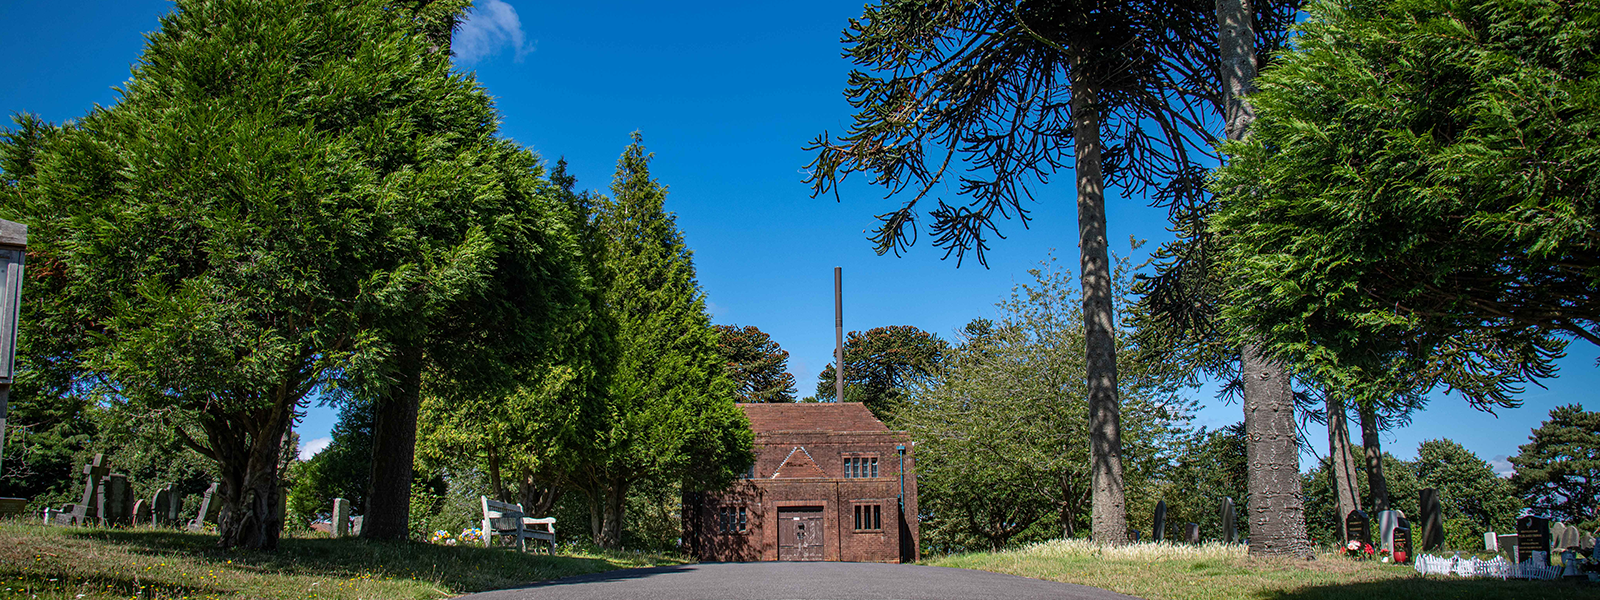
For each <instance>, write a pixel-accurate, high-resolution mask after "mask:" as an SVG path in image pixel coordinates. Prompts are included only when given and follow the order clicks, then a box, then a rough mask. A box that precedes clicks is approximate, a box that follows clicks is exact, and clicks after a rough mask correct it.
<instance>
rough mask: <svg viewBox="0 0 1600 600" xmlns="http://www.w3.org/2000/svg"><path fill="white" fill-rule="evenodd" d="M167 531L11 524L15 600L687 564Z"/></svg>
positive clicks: (308, 587)
mask: <svg viewBox="0 0 1600 600" xmlns="http://www.w3.org/2000/svg"><path fill="white" fill-rule="evenodd" d="M216 541H217V537H216V536H215V535H209V534H198V533H184V532H177V531H171V530H160V529H121V530H108V529H93V528H65V527H44V526H40V525H31V524H19V523H15V522H11V523H0V599H3V598H30V599H31V598H43V599H57V598H60V599H78V598H140V599H143V598H151V599H155V598H161V599H168V598H226V599H233V598H333V599H341V598H348V599H352V600H353V599H357V598H360V599H366V600H380V599H408V600H409V599H416V600H423V599H432V598H443V597H449V596H455V595H459V594H464V593H469V592H478V591H485V590H492V589H502V588H507V587H515V586H519V585H524V584H527V583H531V582H535V581H543V580H547V579H555V578H558V577H566V576H568V575H579V574H583V573H595V572H600V571H609V570H612V569H618V568H626V567H646V566H655V565H662V564H682V563H683V562H685V561H684V560H682V559H680V558H675V557H668V556H660V555H651V554H636V553H604V554H564V555H557V556H547V555H542V554H522V553H519V552H516V551H515V550H512V549H501V548H495V549H489V548H479V547H449V546H435V545H432V544H421V543H405V542H394V543H389V542H368V541H363V540H356V539H339V540H335V539H328V538H304V539H295V538H291V539H285V540H283V541H282V543H281V544H280V546H279V549H278V550H277V551H275V552H252V551H241V550H219V549H217V548H216V546H215V544H216Z"/></svg>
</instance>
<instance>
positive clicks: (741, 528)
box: [716, 504, 750, 535]
mask: <svg viewBox="0 0 1600 600" xmlns="http://www.w3.org/2000/svg"><path fill="white" fill-rule="evenodd" d="M716 511H717V512H716V523H717V533H718V534H719V535H743V534H746V533H750V520H749V514H750V513H749V509H748V508H747V507H746V506H745V505H743V504H721V505H718V506H717V507H716Z"/></svg>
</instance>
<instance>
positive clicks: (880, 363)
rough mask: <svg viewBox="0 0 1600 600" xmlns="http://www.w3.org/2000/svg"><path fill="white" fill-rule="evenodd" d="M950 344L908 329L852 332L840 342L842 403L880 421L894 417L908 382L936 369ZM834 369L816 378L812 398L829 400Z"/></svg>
mask: <svg viewBox="0 0 1600 600" xmlns="http://www.w3.org/2000/svg"><path fill="white" fill-rule="evenodd" d="M948 347H949V344H946V343H945V341H944V340H942V339H939V336H938V335H935V334H932V333H928V332H926V331H923V330H921V329H918V328H916V327H913V326H911V325H888V326H885V327H874V328H872V329H868V330H866V331H852V332H850V333H847V334H845V340H844V401H845V402H860V403H863V404H866V405H867V408H868V409H869V410H871V411H872V413H873V414H874V415H877V416H878V418H880V419H886V418H888V417H889V416H890V415H892V414H893V413H894V410H895V408H896V407H897V406H899V405H900V402H901V401H902V399H903V397H904V396H905V393H906V389H907V388H908V387H909V386H910V383H911V380H912V379H914V378H916V377H922V376H926V375H929V374H932V373H933V372H934V371H936V370H937V369H938V368H939V361H940V360H942V359H943V357H944V354H945V352H946V351H947V349H948ZM833 383H834V371H833V365H828V366H827V367H825V368H823V369H822V372H821V373H818V374H817V395H816V396H813V398H814V399H818V400H821V399H830V400H831V399H833V396H834V387H833Z"/></svg>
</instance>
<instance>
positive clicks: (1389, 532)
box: [1378, 510, 1405, 552]
mask: <svg viewBox="0 0 1600 600" xmlns="http://www.w3.org/2000/svg"><path fill="white" fill-rule="evenodd" d="M1403 517H1405V513H1402V512H1400V511H1398V510H1385V511H1379V512H1378V549H1379V550H1388V551H1389V552H1394V528H1396V527H1399V526H1400V519H1401V518H1403Z"/></svg>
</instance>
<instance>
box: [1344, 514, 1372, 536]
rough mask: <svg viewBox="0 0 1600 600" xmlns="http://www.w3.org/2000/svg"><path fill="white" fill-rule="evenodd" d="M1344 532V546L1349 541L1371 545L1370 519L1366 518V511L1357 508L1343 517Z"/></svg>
mask: <svg viewBox="0 0 1600 600" xmlns="http://www.w3.org/2000/svg"><path fill="white" fill-rule="evenodd" d="M1344 531H1345V538H1344V543H1346V544H1349V543H1350V541H1351V540H1356V541H1359V542H1361V543H1363V544H1367V545H1371V544H1372V519H1370V518H1368V517H1367V513H1366V511H1363V510H1361V509H1359V508H1358V509H1355V510H1352V511H1350V514H1348V515H1345V517H1344Z"/></svg>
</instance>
